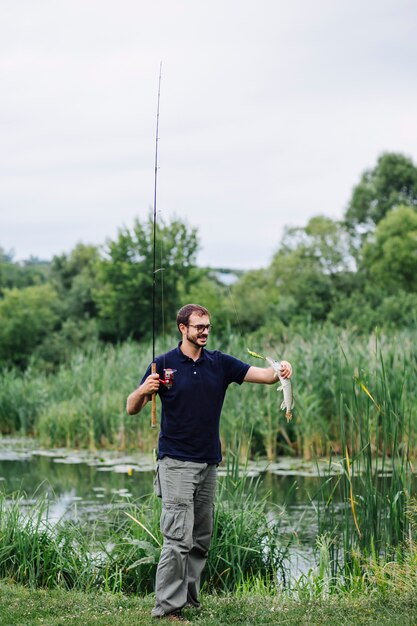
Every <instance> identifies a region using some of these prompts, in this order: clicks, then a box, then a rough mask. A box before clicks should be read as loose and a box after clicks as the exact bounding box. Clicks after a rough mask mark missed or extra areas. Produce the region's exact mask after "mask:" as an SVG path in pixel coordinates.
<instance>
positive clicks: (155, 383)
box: [139, 374, 161, 396]
mask: <svg viewBox="0 0 417 626" xmlns="http://www.w3.org/2000/svg"><path fill="white" fill-rule="evenodd" d="M160 384H161V383H160V381H159V374H149V376H148V378H146V380H145V381H144V382H143V383H142V385H141V386H140V387H139V389H140V390H141V393H143V394H144V395H149V396H152V395H153V394H154V393H157V391H158V390H159V385H160Z"/></svg>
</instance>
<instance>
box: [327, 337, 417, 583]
mask: <svg viewBox="0 0 417 626" xmlns="http://www.w3.org/2000/svg"><path fill="white" fill-rule="evenodd" d="M375 350H376V353H377V357H378V359H379V361H378V366H377V367H376V368H375V369H374V370H373V371H372V372H371V373H369V370H365V369H362V368H361V369H358V371H357V372H356V375H355V377H354V379H353V381H352V383H351V384H352V390H351V393H350V394H349V395H348V396H346V395H345V394H344V393H343V392H342V391H341V392H340V404H339V419H340V435H341V436H340V442H341V449H342V458H341V460H335V459H333V460H332V459H331V460H330V463H338V464H339V465H340V469H341V472H340V474H339V476H338V478H330V477H328V478H327V480H325V481H324V483H323V486H322V488H321V497H322V506H321V507H319V509H318V513H319V532H320V533H326V534H327V536H329V537H331V541H330V543H329V553H330V561H331V563H332V568H333V569H332V575H333V576H334V577H337V575H338V574H340V573H341V572H343V574H344V576H346V577H347V578H351V577H354V578H355V577H357V575H359V574H360V573H361V572H362V567H361V560H360V558H359V559H358V558H357V555H358V554H359V555H365V556H366V555H367V556H369V557H372V559H373V560H374V561H375V562H376V563H378V562H379V559H380V558H381V556H383V557H384V558H385V559H390V558H394V557H396V555H397V553H398V550H401V546H402V544H403V543H404V541H405V540H406V539H407V537H408V533H409V530H410V526H409V519H408V515H407V509H408V506H409V501H410V494H411V481H412V471H411V466H410V459H409V447H410V442H411V441H412V439H413V437H414V436H415V432H414V431H413V426H412V419H411V417H412V408H411V406H410V404H409V401H410V398H409V395H408V394H409V391H408V389H409V385H408V379H409V376H410V373H409V372H408V371H407V370H406V369H405V368H404V369H403V371H402V375H401V376H399V375H398V376H397V378H393V377H391V375H390V374H389V372H390V371H392V369H393V368H394V367H395V365H394V355H390V362H389V363H388V364H387V362H386V360H385V359H384V356H383V354H382V351H381V350H379V348H378V346H377V344H376V345H375ZM345 360H347V359H345ZM397 374H398V372H397ZM324 478H325V479H326V476H324ZM336 489H338V490H339V491H340V492H341V493H340V496H341V497H340V498H338V500H339V501H342V502H343V503H344V504H343V506H342V507H341V508H340V507H337V506H336V505H335V499H334V497H333V496H334V493H335V491H336Z"/></svg>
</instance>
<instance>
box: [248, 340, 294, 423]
mask: <svg viewBox="0 0 417 626" xmlns="http://www.w3.org/2000/svg"><path fill="white" fill-rule="evenodd" d="M247 351H248V353H249V354H250V355H251V356H253V357H255V358H256V359H262V360H263V361H267V362H268V363H269V365H270V366H271V367H272V368H273V369H274V370H275V372H276V373H277V375H278V378H279V382H280V386H279V387H278V388H277V391H282V393H283V394H284V399H283V401H282V403H281V407H280V408H281V409H282V410H283V411H285V417H286V418H287V422H289V421H290V420H291V419H292V410H293V408H294V396H293V392H292V383H291V379H290V378H283V377H282V376H281V361H274V360H273V359H271V358H270V357H269V356H262V354H258V353H257V352H253V350H249V348H247Z"/></svg>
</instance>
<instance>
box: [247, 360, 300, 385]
mask: <svg viewBox="0 0 417 626" xmlns="http://www.w3.org/2000/svg"><path fill="white" fill-rule="evenodd" d="M267 360H268V361H269V362H270V363H271V364H272V363H273V364H275V362H274V361H272V360H271V359H267ZM275 365H277V367H280V369H279V374H278V372H277V371H276V368H275V367H272V365H271V367H254V366H253V365H252V366H251V367H250V368H249V369H248V371H247V373H246V376H245V378H244V381H245V382H247V383H261V384H263V385H273V384H274V383H276V382H277V381H278V380H279V378H280V377H282V378H291V376H292V367H291V363H288V361H281V362H280V363H277V364H275Z"/></svg>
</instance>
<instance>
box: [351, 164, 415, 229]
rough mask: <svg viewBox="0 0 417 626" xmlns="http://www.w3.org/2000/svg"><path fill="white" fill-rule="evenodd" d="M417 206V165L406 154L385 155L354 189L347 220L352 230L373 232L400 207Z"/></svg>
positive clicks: (364, 174)
mask: <svg viewBox="0 0 417 626" xmlns="http://www.w3.org/2000/svg"><path fill="white" fill-rule="evenodd" d="M399 205H406V206H410V207H415V206H417V167H416V166H415V165H414V163H413V161H412V160H411V159H410V158H407V157H405V156H404V155H402V154H398V153H394V152H387V153H385V154H382V155H381V156H380V157H379V159H378V161H377V164H376V166H375V167H374V168H373V169H371V170H366V171H365V172H364V173H363V174H362V176H361V179H360V181H359V183H358V184H357V185H356V187H355V188H354V189H353V193H352V197H351V199H350V202H349V205H348V208H347V211H346V214H345V222H346V225H347V226H348V228H349V229H350V230H351V231H356V232H364V233H367V232H369V231H373V230H374V228H375V226H376V224H378V223H379V222H380V221H381V220H382V219H383V218H384V217H385V216H386V215H387V213H388V212H389V211H390V210H391V209H393V208H394V207H396V206H399Z"/></svg>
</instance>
